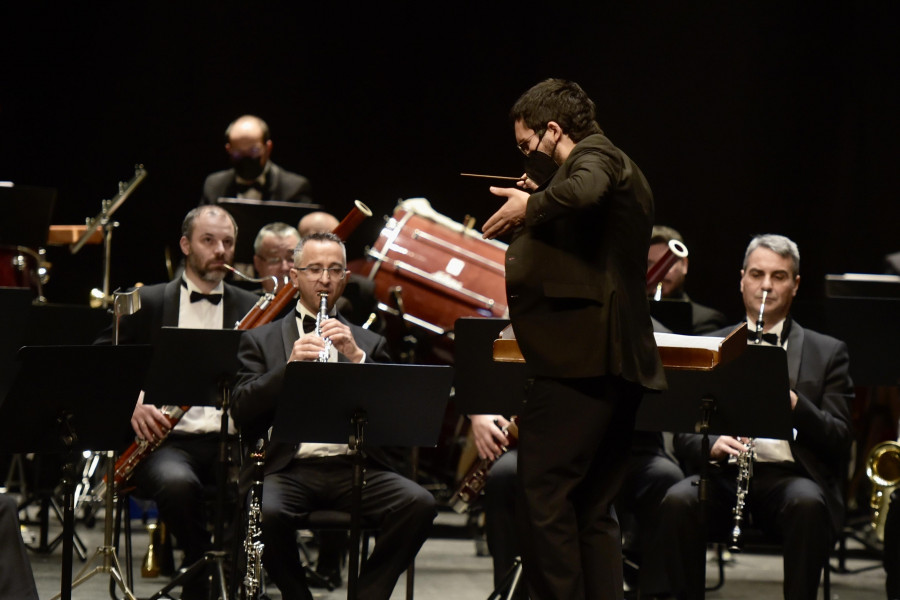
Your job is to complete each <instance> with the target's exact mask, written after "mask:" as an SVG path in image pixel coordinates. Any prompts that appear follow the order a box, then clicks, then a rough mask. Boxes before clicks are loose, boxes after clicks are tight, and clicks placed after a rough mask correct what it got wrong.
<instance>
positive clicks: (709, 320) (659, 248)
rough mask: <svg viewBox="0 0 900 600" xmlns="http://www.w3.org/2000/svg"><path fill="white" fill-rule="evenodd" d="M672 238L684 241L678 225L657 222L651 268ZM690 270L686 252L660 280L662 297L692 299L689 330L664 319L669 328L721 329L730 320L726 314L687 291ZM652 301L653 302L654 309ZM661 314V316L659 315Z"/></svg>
mask: <svg viewBox="0 0 900 600" xmlns="http://www.w3.org/2000/svg"><path fill="white" fill-rule="evenodd" d="M672 240H677V241H679V242H682V243H683V242H684V240H683V239H682V237H681V234H680V233H678V231H676V230H675V229H672V228H671V227H667V226H665V225H654V226H653V232H652V233H651V234H650V250H649V251H648V252H647V267H648V268H651V267H653V265H654V264H656V263H657V262H658V261H659V260H660V259H661V258H662V257H663V256H664V255H665V253H666V250H667V249H668V248H669V242H670V241H672ZM687 274H688V257H687V256H684V257H682V258H679V259H678V260H677V261H675V264H673V265H672V266H671V267H670V268H669V271H668V272H667V273H666V275H665V277H663V279H662V281H660V282H659V285H660V286H661V289H660V291H661V294H660V296H661V297H662V298H667V299H670V300H682V301H684V302H689V303H690V305H691V326H690V331H684V332H681V331H677V328H675V325H674V324H669V323H663V324H664V325H666V326H667V327H669V329H673V330H676V332H677V333H691V334H693V335H703V334H706V333H711V332H713V331H716V330H718V329H722V328H723V327H725V325H727V321H726V320H725V315H723V314H722V313H721V312H719V311H718V310H716V309H714V308H710V307H709V306H704V305H702V304H700V303H698V302H694V301H693V300H691V299H690V297H688V295H687V292H685V290H684V283H685V279H686V278H687ZM652 308H653V305H651V310H652ZM657 318H659V317H657Z"/></svg>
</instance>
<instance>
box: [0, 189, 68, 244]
mask: <svg viewBox="0 0 900 600" xmlns="http://www.w3.org/2000/svg"><path fill="white" fill-rule="evenodd" d="M55 204H56V189H54V188H44V187H34V186H27V185H14V186H12V187H0V210H2V212H3V219H2V220H0V244H6V245H13V246H24V247H26V248H30V249H31V250H37V249H38V248H43V247H44V246H46V245H47V236H48V235H49V233H50V219H51V216H52V214H53V206H54V205H55Z"/></svg>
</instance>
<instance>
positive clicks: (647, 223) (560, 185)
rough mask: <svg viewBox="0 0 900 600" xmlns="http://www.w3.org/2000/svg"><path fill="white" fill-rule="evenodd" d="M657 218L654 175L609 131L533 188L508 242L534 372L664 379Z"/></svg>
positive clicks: (515, 312)
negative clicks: (652, 298)
mask: <svg viewBox="0 0 900 600" xmlns="http://www.w3.org/2000/svg"><path fill="white" fill-rule="evenodd" d="M598 188H605V193H603V194H602V195H601V196H600V197H597V195H596V190H597V189H598ZM572 199H574V200H572ZM652 224H653V195H652V193H651V191H650V186H649V185H648V184H647V181H646V179H644V176H643V174H642V173H641V171H640V170H639V169H638V167H637V165H636V164H634V163H633V162H632V161H631V159H629V158H628V157H627V156H626V155H625V153H623V152H622V151H621V150H619V149H618V148H616V147H615V146H613V144H612V142H610V141H609V140H608V139H607V138H606V137H605V136H603V135H600V134H595V135H590V136H588V137H586V138H585V139H583V140H582V141H580V142H578V144H576V145H575V147H574V148H573V150H572V152H571V154H570V155H569V157H568V159H567V160H566V161H565V163H563V165H562V166H561V167H560V169H559V170H558V171H557V173H556V174H555V175H554V177H553V179H552V180H551V181H550V182H549V184H548V185H547V187H546V188H543V189H541V190H539V191H537V192H535V193H533V194H532V195H531V196H530V198H529V199H528V205H527V209H526V214H525V223H524V227H522V228H521V229H520V230H519V231H518V232H517V233H515V234H514V237H513V240H512V242H511V243H510V245H509V248H508V249H507V251H506V287H507V295H508V300H509V313H510V320H511V321H512V324H513V329H514V331H515V335H516V339H517V341H518V344H519V347H520V348H521V350H522V354H523V356H524V357H525V361H526V364H527V366H528V368H529V369H530V370H531V372H532V373H533V374H535V375H539V376H546V377H556V378H569V377H597V376H602V375H615V376H620V377H622V378H624V379H626V380H628V381H632V382H636V383H638V384H640V385H642V386H643V387H644V388H646V389H663V388H665V376H664V373H663V369H662V364H661V362H660V358H659V352H658V350H657V348H656V342H655V340H654V338H653V328H652V326H651V323H650V309H649V307H648V304H647V292H646V275H647V250H648V247H649V243H650V231H651V229H652Z"/></svg>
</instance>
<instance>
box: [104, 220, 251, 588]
mask: <svg viewBox="0 0 900 600" xmlns="http://www.w3.org/2000/svg"><path fill="white" fill-rule="evenodd" d="M236 238H237V225H236V224H235V222H234V219H233V218H232V216H231V215H230V214H229V213H228V212H227V211H226V210H225V209H223V208H221V207H219V206H200V207H197V208H195V209H193V210H191V211H190V212H188V214H187V215H186V216H185V218H184V222H183V224H182V236H181V240H180V241H179V245H180V247H181V251H182V252H183V253H184V256H185V268H184V273H183V274H182V275H181V277H179V278H177V279H175V280H173V281H170V282H168V283H159V284H155V285H149V286H144V287H142V288H141V289H140V298H141V309H140V310H139V311H137V312H135V313H134V314H132V315H127V316H123V317H122V318H121V320H120V324H119V343H120V344H152V343H153V342H154V340H155V339H156V338H157V335H158V334H159V332H160V330H161V328H162V327H164V326H170V327H185V328H192V329H233V328H234V326H235V324H236V323H237V322H238V321H240V319H241V318H242V317H243V316H244V315H245V314H246V313H247V312H248V311H249V310H250V309H251V308H252V307H253V305H254V304H255V303H256V301H257V299H258V296H257V295H256V294H254V293H252V292H249V291H247V290H243V289H240V288H238V287H236V286H233V285H230V284H228V283H225V282H224V281H223V279H224V277H225V275H226V274H227V273H228V271H227V270H226V269H225V267H224V265H225V264H231V262H232V261H233V259H234V247H235V240H236ZM111 339H112V336H111V331H107V332H104V333H103V334H102V335H101V337H100V338H99V339H98V340H97V342H96V343H104V344H109V343H111ZM131 426H132V428H133V429H134V432H135V434H136V435H137V437H138V438H140V439H142V440H148V441H150V442H153V441H155V440H157V439H160V438H162V437H164V436H165V440H164V441H163V443H162V444H161V445H160V446H159V448H157V449H156V450H155V451H153V452H152V453H151V454H149V455H148V456H147V457H146V458H145V459H144V460H142V461H141V463H140V464H139V465H138V466H137V467H136V468H135V470H134V473H133V475H132V477H131V479H130V482H129V484H130V485H134V486H136V490H135V492H134V495H135V496H137V497H140V498H149V499H152V500H153V501H154V502H156V505H157V507H158V509H159V515H160V519H161V520H162V521H164V522H165V523H166V525H167V526H168V530H169V531H170V532H171V533H172V535H173V536H174V537H175V539H176V540H177V542H178V545H179V546H180V547H181V549H182V550H183V552H184V560H183V563H182V564H183V566H189V565H191V564H193V563H194V562H196V561H197V560H199V559H201V558H202V557H203V554H204V553H205V552H206V551H207V550H210V549H211V548H212V542H211V538H210V534H209V531H208V529H207V526H206V523H207V522H208V519H207V516H210V517H211V516H212V515H207V514H206V511H205V507H204V502H203V498H204V489H205V488H207V487H209V486H213V485H215V483H216V470H217V465H218V454H219V435H220V428H221V411H220V410H219V409H217V408H215V407H211V406H195V407H192V408H191V409H190V410H188V411H187V412H186V413H185V414H184V416H183V417H182V418H181V419H180V420H179V421H178V423H177V424H176V425H175V427H174V429H172V431H171V433H169V430H170V429H171V426H170V423H169V420H168V419H167V418H166V416H165V415H164V414H163V413H162V412H161V411H160V409H159V408H157V407H156V406H154V405H151V404H144V401H143V393H142V394H141V396H140V397H139V398H138V401H137V405H136V406H135V409H134V414H133V415H132V417H131ZM232 433H234V428H233V427H232ZM166 434H168V435H166ZM206 587H207V586H206V585H205V582H203V581H195V582H193V583H188V584H186V585H185V586H184V591H183V594H182V598H186V599H189V598H206V595H205V594H206V589H205V588H206Z"/></svg>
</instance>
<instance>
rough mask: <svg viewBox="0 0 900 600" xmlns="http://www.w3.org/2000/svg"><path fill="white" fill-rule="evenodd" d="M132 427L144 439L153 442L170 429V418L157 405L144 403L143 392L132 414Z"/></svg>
mask: <svg viewBox="0 0 900 600" xmlns="http://www.w3.org/2000/svg"><path fill="white" fill-rule="evenodd" d="M131 428H132V429H134V433H135V434H136V435H137V436H138V437H139V438H141V439H142V440H147V441H149V442H153V441H156V440H157V439H159V438H161V437H163V436H164V435H165V434H166V432H167V431H168V430H169V420H168V419H166V416H165V415H164V414H163V413H162V411H161V410H159V409H158V408H157V407H155V406H153V405H152V404H144V393H143V392H141V396H140V398H138V401H137V404H136V405H135V406H134V412H133V413H132V414H131Z"/></svg>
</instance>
